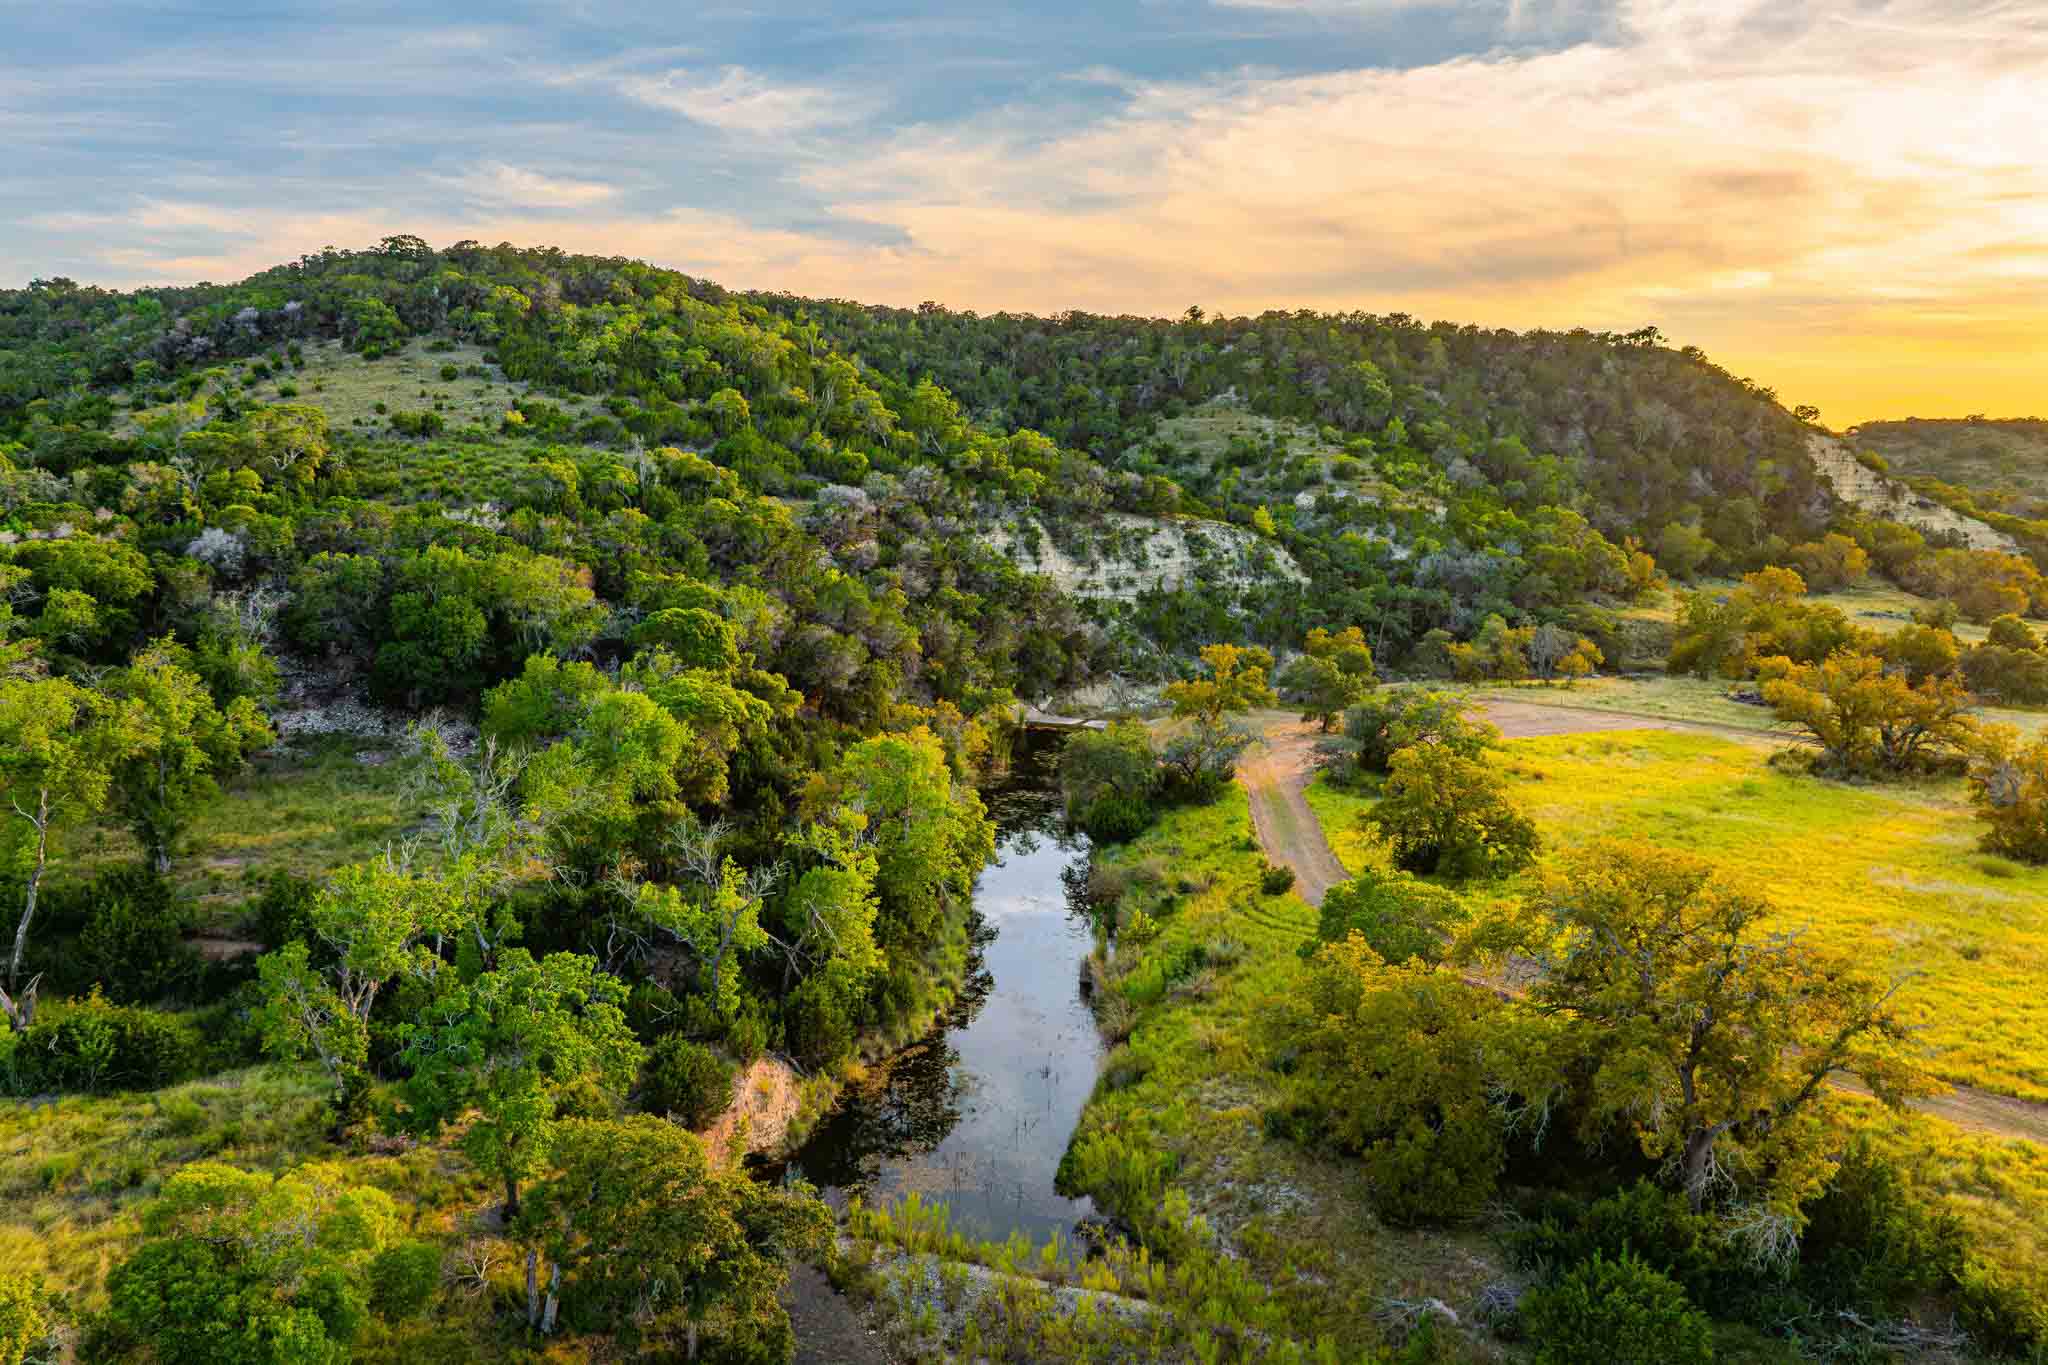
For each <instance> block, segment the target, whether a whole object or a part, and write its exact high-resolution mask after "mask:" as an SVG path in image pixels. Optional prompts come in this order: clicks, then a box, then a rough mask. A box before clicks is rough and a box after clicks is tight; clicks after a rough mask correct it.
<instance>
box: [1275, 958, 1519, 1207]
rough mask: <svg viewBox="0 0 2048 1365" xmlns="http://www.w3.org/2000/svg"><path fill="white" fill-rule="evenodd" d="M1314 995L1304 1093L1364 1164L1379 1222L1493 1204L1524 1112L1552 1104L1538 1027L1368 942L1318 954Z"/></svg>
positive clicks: (1310, 988) (1305, 1037)
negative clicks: (1398, 962) (1512, 1126)
mask: <svg viewBox="0 0 2048 1365" xmlns="http://www.w3.org/2000/svg"><path fill="white" fill-rule="evenodd" d="M1305 994H1306V997H1307V1002H1306V1008H1307V1013H1308V1021H1307V1022H1306V1023H1305V1024H1304V1025H1303V1026H1302V1027H1301V1029H1300V1031H1299V1032H1298V1033H1297V1034H1295V1035H1294V1037H1295V1038H1296V1040H1297V1043H1298V1046H1299V1049H1300V1053H1301V1058H1300V1063H1299V1069H1298V1071H1297V1073H1296V1085H1297V1087H1298V1092H1299V1093H1300V1094H1301V1095H1302V1096H1303V1097H1304V1098H1305V1100H1306V1102H1307V1104H1308V1105H1309V1106H1310V1107H1311V1108H1312V1109H1314V1110H1315V1111H1317V1112H1319V1113H1321V1114H1322V1115H1323V1116H1324V1122H1325V1123H1326V1124H1327V1126H1328V1130H1329V1132H1330V1135H1331V1136H1332V1137H1334V1138H1335V1139H1336V1140H1337V1141H1338V1142H1339V1143H1340V1144H1342V1145H1343V1146H1344V1147H1346V1148H1348V1149H1350V1150H1352V1151H1355V1152H1357V1153H1358V1154H1359V1156H1360V1157H1361V1158H1362V1159H1363V1161H1364V1163H1365V1168H1366V1173H1367V1175H1368V1176H1369V1178H1370V1179H1371V1181H1372V1190H1373V1204H1374V1206H1375V1207H1376V1208H1377V1209H1378V1211H1379V1213H1380V1216H1381V1217H1383V1218H1385V1219H1387V1220H1388V1221H1389V1222H1395V1223H1415V1222H1426V1221H1434V1220H1438V1219H1446V1218H1457V1217H1460V1216H1463V1215H1466V1214H1469V1213H1471V1212H1473V1211H1475V1210H1477V1209H1478V1208H1479V1207H1480V1206H1482V1205H1483V1204H1484V1203H1485V1202H1486V1201H1487V1200H1488V1199H1489V1198H1491V1197H1492V1195H1493V1193H1494V1189H1495V1181H1496V1179H1497V1178H1498V1176H1499V1175H1500V1172H1501V1169H1502V1167H1503V1166H1504V1165H1505V1164H1506V1160H1507V1134H1508V1128H1509V1123H1510V1120H1511V1116H1512V1114H1513V1111H1514V1110H1515V1108H1516V1107H1518V1106H1523V1105H1526V1104H1529V1103H1533V1104H1534V1105H1536V1106H1537V1107H1539V1108H1542V1107H1546V1106H1547V1105H1548V1104H1549V1103H1550V1098H1551V1094H1552V1092H1553V1091H1554V1090H1556V1089H1557V1083H1556V1081H1555V1080H1554V1079H1552V1078H1551V1077H1550V1076H1549V1075H1548V1074H1547V1070H1548V1063H1547V1062H1545V1061H1544V1060H1543V1059H1544V1049H1543V1048H1542V1047H1541V1046H1539V1045H1538V1044H1537V1039H1538V1037H1539V1035H1540V1033H1541V1032H1542V1029H1541V1026H1540V1025H1537V1024H1532V1023H1531V1022H1530V1021H1527V1020H1521V1019H1517V1018H1516V1017H1514V1016H1513V1015H1512V1014H1510V1012H1508V1011H1507V1010H1506V1009H1504V1008H1503V1006H1502V1004H1501V1002H1500V1000H1499V999H1498V998H1496V997H1495V996H1494V995H1493V994H1492V992H1490V991H1486V990H1482V989H1480V988H1478V987H1475V986H1470V985H1467V984H1466V983H1464V982H1463V981H1460V980H1459V979H1457V978H1456V977H1454V976H1452V975H1450V974H1448V973H1444V972H1437V971H1434V970H1432V969H1431V968H1430V967H1429V966H1428V965H1427V964H1425V963H1421V962H1416V963H1411V964H1410V965H1408V966H1405V967H1390V966H1388V965H1386V964H1385V963H1384V962H1382V961H1381V960H1380V958H1379V956H1378V954H1376V953H1374V952H1373V951H1372V949H1371V948H1370V947H1368V946H1367V944H1366V942H1365V940H1364V938H1363V937H1361V936H1359V935H1357V934H1353V935H1351V936H1349V937H1348V938H1346V939H1344V940H1342V941H1340V942H1335V943H1329V944H1325V945H1324V946H1323V947H1322V948H1321V949H1320V950H1319V951H1318V952H1317V953H1316V956H1315V958H1314V960H1313V964H1312V967H1311V970H1310V972H1309V976H1308V981H1307V983H1306V987H1305ZM1525 1096H1526V1097H1529V1098H1528V1099H1526V1100H1524V1099H1521V1098H1511V1097H1525Z"/></svg>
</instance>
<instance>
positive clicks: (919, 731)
mask: <svg viewBox="0 0 2048 1365" xmlns="http://www.w3.org/2000/svg"><path fill="white" fill-rule="evenodd" d="M815 797H816V798H817V804H818V807H819V809H820V810H822V809H827V808H829V805H828V804H827V802H828V801H829V802H830V803H833V804H837V803H843V804H845V805H847V806H849V807H851V808H852V809H854V810H856V811H859V812H860V813H861V814H862V815H863V816H865V817H866V818H867V822H868V825H867V828H868V831H869V833H870V834H871V836H872V837H873V839H874V841H875V857H876V876H875V890H876V892H877V894H878V895H879V897H880V900H881V909H880V913H879V914H878V915H877V916H876V919H875V941H876V942H877V943H878V944H879V945H880V946H881V947H882V950H883V951H884V952H885V953H887V954H890V955H891V956H895V955H901V954H906V953H911V954H914V953H919V952H922V951H924V950H925V949H926V948H928V947H930V946H931V944H932V943H933V942H934V941H935V940H936V938H937V936H938V932H939V927H940V925H941V923H942V922H943V920H944V917H945V914H946V912H947V910H948V909H949V907H950V906H951V905H953V904H955V903H956V898H957V897H959V896H961V895H963V894H964V893H965V892H966V891H967V889H968V888H969V887H970V886H971V885H972V884H973V881H974V877H975V875H976V874H977V873H979V872H980V871H981V869H982V867H983V865H984V864H986V863H987V862H988V860H989V859H990V858H991V857H993V856H994V853H995V835H994V826H993V825H991V824H990V823H989V820H988V816H987V813H986V812H985V810H984V808H983V807H982V804H981V798H980V797H979V796H978V795H977V794H976V793H975V791H974V789H973V788H972V787H971V786H969V785H968V784H966V783H964V782H961V783H956V782H955V781H954V780H953V771H952V768H951V766H950V765H949V764H948V763H947V761H946V750H945V745H944V744H943V743H941V742H940V740H939V738H938V736H936V735H934V734H933V733H932V732H931V730H930V729H929V728H927V727H925V726H923V725H920V726H917V727H916V728H915V729H912V730H910V731H908V732H906V733H902V734H884V735H877V736H875V737H874V738H872V739H866V740H862V741H861V742H860V743H859V744H856V745H854V746H853V747H852V748H851V749H848V750H847V751H846V756H845V758H843V759H842V760H841V761H840V765H839V768H838V770H837V772H836V773H835V774H834V776H833V779H832V780H831V781H829V782H827V783H824V784H821V785H820V786H819V787H818V789H817V791H816V793H815Z"/></svg>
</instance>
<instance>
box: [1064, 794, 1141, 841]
mask: <svg viewBox="0 0 2048 1365" xmlns="http://www.w3.org/2000/svg"><path fill="white" fill-rule="evenodd" d="M1154 814H1155V812H1154V811H1153V808H1152V803H1151V802H1150V801H1148V800H1145V799H1143V798H1142V797H1134V796H1115V795H1108V796H1098V797H1096V798H1095V800H1093V801H1091V802H1090V803H1089V804H1088V807H1087V809H1086V810H1084V811H1082V812H1081V815H1080V818H1079V819H1077V820H1075V821H1074V824H1075V825H1076V826H1077V827H1078V828H1079V829H1080V831H1081V832H1082V833H1083V834H1085V835H1087V836H1088V837H1089V838H1090V839H1093V840H1094V841H1095V842H1096V843H1099V844H1122V843H1128V842H1129V841H1131V840H1132V839H1135V838H1137V837H1138V836H1139V835H1140V834H1143V833H1144V832H1145V831H1146V830H1148V829H1150V828H1151V827H1152V821H1153V818H1154Z"/></svg>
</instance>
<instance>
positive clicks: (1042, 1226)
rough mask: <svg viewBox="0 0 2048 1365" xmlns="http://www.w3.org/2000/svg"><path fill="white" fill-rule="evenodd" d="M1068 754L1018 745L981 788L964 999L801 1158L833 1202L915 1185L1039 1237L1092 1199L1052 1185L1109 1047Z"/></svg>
mask: <svg viewBox="0 0 2048 1365" xmlns="http://www.w3.org/2000/svg"><path fill="white" fill-rule="evenodd" d="M1058 756H1059V749H1058V745H1057V743H1050V744H1048V743H1042V742H1041V743H1033V744H1029V745H1023V746H1020V748H1019V752H1018V754H1017V756H1016V761H1015V765H1014V770H1013V772H1012V775H1011V777H1010V779H1009V780H1008V781H1007V782H1006V783H1004V784H1003V785H1002V786H1000V787H996V788H993V789H991V790H989V791H986V792H984V793H983V796H984V798H985V799H986V800H987V802H988V807H989V814H990V815H991V816H992V817H993V818H994V819H995V821H996V828H997V838H996V858H995V861H994V862H992V863H990V864H989V865H988V867H987V868H986V869H985V870H984V871H983V872H982V874H981V878H980V880H979V881H978V882H976V884H975V889H974V915H973V920H972V926H971V927H972V933H973V949H972V952H971V954H970V956H969V959H968V966H967V980H966V983H965V985H964V987H963V989H962V991H961V993H960V998H959V1000H958V1001H957V1002H956V1003H955V1004H954V1007H953V1008H952V1009H951V1010H950V1011H949V1012H948V1013H947V1014H946V1015H945V1016H944V1017H942V1018H941V1019H940V1021H939V1023H938V1025H937V1026H936V1027H935V1028H934V1029H933V1030H932V1032H931V1033H930V1035H928V1036H927V1037H926V1038H924V1039H923V1040H922V1041H921V1042H919V1043H916V1044H914V1045H912V1046H911V1047H909V1048H906V1049H904V1050H903V1051H901V1052H899V1053H897V1054H896V1055H895V1056H894V1057H892V1058H891V1059H889V1061H888V1062H886V1063H884V1064H883V1065H881V1066H878V1067H876V1068H874V1070H873V1071H872V1072H871V1073H870V1075H869V1077H868V1079H867V1080H866V1081H865V1082H863V1083H861V1084H859V1085H856V1086H853V1087H850V1088H849V1089H848V1090H847V1091H846V1093H845V1095H844V1096H843V1097H842V1099H841V1101H840V1104H839V1107H838V1108H837V1109H836V1110H834V1111H833V1112H832V1113H831V1114H830V1115H828V1116H827V1117H826V1118H825V1119H823V1120H822V1121H821V1122H820V1123H819V1125H818V1126H817V1128H816V1129H815V1130H813V1132H812V1134H811V1136H810V1137H809V1139H808V1140H806V1141H805V1143H804V1145H803V1146H802V1147H801V1148H800V1149H798V1151H797V1152H796V1154H795V1156H794V1157H793V1159H792V1161H791V1166H792V1168H793V1170H794V1172H795V1173H796V1174H800V1175H802V1176H803V1177H805V1178H806V1179H809V1180H811V1181H813V1182H814V1183H816V1184H817V1185H818V1186H819V1187H820V1188H821V1189H822V1190H824V1192H825V1193H826V1196H827V1197H828V1198H830V1199H832V1200H833V1201H834V1202H835V1203H836V1202H839V1201H840V1200H841V1199H843V1198H844V1197H845V1196H847V1195H849V1194H855V1193H858V1194H859V1195H860V1196H861V1197H862V1198H864V1199H867V1200H869V1201H870V1202H882V1201H888V1200H893V1199H897V1198H900V1197H902V1196H903V1195H906V1194H908V1193H910V1192H911V1191H917V1192H919V1193H921V1194H922V1195H924V1196H925V1197H927V1198H932V1199H941V1200H944V1201H945V1202H946V1203H947V1204H948V1205H950V1206H951V1208H952V1213H953V1223H954V1226H955V1227H957V1228H959V1229H961V1230H962V1231H964V1232H967V1233H969V1234H970V1235H974V1236H979V1237H987V1238H992V1239H995V1240H1002V1239H1004V1238H1006V1237H1008V1236H1009V1235H1010V1234H1011V1233H1012V1232H1016V1231H1022V1232H1023V1233H1025V1234H1026V1235H1028V1236H1029V1237H1031V1238H1032V1239H1033V1240H1036V1241H1043V1240H1044V1239H1045V1238H1047V1237H1049V1236H1050V1235H1052V1234H1053V1233H1055V1232H1059V1233H1062V1234H1065V1233H1069V1232H1071V1231H1072V1229H1073V1227H1074V1225H1075V1223H1076V1222H1078V1221H1079V1220H1080V1219H1081V1218H1083V1217H1086V1216H1087V1214H1088V1213H1089V1210H1090V1206H1089V1203H1088V1201H1087V1200H1086V1199H1068V1198H1064V1197H1062V1196H1061V1195H1060V1194H1058V1193H1057V1192H1055V1191H1054V1189H1053V1177H1054V1173H1055V1172H1056V1171H1057V1169H1058V1167H1059V1163H1060V1157H1061V1155H1062V1154H1063V1153H1064V1152H1065V1151H1066V1147H1067V1140H1068V1138H1069V1137H1070V1136H1071V1135H1072V1133H1073V1130H1074V1123H1075V1121H1076V1120H1077V1119H1078V1118H1079V1117H1080V1114H1081V1108H1082V1106H1083V1105H1084V1104H1086V1103H1087V1101H1088V1094H1089V1092H1090V1090H1091V1089H1093V1087H1094V1084H1095V1075H1096V1068H1097V1063H1098V1062H1099V1060H1100V1058H1101V1055H1102V1044H1101V1041H1100V1039H1099V1037H1098V1035H1097V1033H1096V1031H1095V1022H1094V1018H1093V1016H1092V1015H1091V1014H1090V1012H1089V1009H1088V1005H1087V1002H1086V1001H1084V1000H1083V999H1082V997H1081V991H1080V984H1079V981H1080V964H1081V962H1082V960H1083V959H1085V958H1086V957H1087V955H1088V952H1089V950H1090V948H1091V947H1092V946H1093V943H1094V929H1093V921H1092V920H1091V918H1090V916H1089V912H1088V904H1087V899H1086V896H1085V894H1084V890H1085V887H1086V884H1087V875H1088V841H1087V839H1086V838H1085V837H1083V836H1081V835H1079V834H1075V833H1072V832H1070V831H1068V830H1067V829H1065V827H1064V820H1063V818H1062V815H1061V809H1060V798H1059V793H1058V791H1057V788H1056V785H1055V783H1054V780H1053V779H1054V766H1055V764H1056V763H1057V761H1058Z"/></svg>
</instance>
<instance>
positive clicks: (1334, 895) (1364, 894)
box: [1303, 867, 1466, 966]
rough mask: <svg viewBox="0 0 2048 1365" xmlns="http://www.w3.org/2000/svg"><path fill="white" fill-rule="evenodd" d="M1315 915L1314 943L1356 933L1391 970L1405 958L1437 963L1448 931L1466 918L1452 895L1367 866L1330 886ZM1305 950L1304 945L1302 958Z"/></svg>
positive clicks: (1398, 873) (1406, 875)
mask: <svg viewBox="0 0 2048 1365" xmlns="http://www.w3.org/2000/svg"><path fill="white" fill-rule="evenodd" d="M1319 913H1320V919H1319V921H1318V924H1317V928H1316V938H1317V941H1318V942H1321V943H1342V942H1343V941H1344V940H1345V939H1347V938H1349V937H1350V936H1351V935H1353V934H1357V935H1359V936H1360V937H1361V938H1363V939H1364V940H1365V944H1366V946H1367V947H1369V948H1371V949H1372V950H1373V951H1374V952H1375V953H1377V954H1379V956H1380V957H1381V958H1382V959H1383V960H1385V961H1386V962H1388V963H1390V964H1392V965H1394V966H1400V965H1401V964H1402V963H1404V962H1408V961H1410V960H1411V959H1414V960H1419V961H1421V962H1424V963H1436V962H1439V961H1441V960H1442V959H1443V956H1444V951H1445V949H1446V948H1447V947H1448V946H1449V940H1450V935H1451V933H1452V931H1453V930H1454V929H1456V928H1457V926H1458V925H1459V924H1461V923H1462V922H1463V921H1464V920H1465V918H1466V910H1465V905H1464V902H1463V901H1461V900H1459V899H1458V897H1457V895H1456V894H1455V893H1454V892H1450V891H1446V890H1444V889H1443V888H1442V887H1440V886H1432V885H1430V884H1429V883H1428V882H1425V881H1419V880H1417V879H1416V878H1414V877H1411V876H1409V875H1408V874H1407V873H1405V872H1382V871H1380V870H1379V869H1377V868H1371V867H1368V868H1366V869H1365V870H1364V871H1362V872H1360V873H1359V874H1358V875H1357V876H1356V877H1354V878H1352V879H1351V880H1350V881H1348V882H1339V883H1338V884H1337V885H1335V886H1333V887H1331V888H1330V889H1329V891H1328V892H1327V893H1326V894H1325V895H1324V896H1323V904H1322V907H1321V910H1320V912H1319ZM1310 951H1311V949H1310V948H1309V947H1308V946H1307V945H1304V947H1303V954H1304V955H1307V954H1308V953H1309V952H1310Z"/></svg>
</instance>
